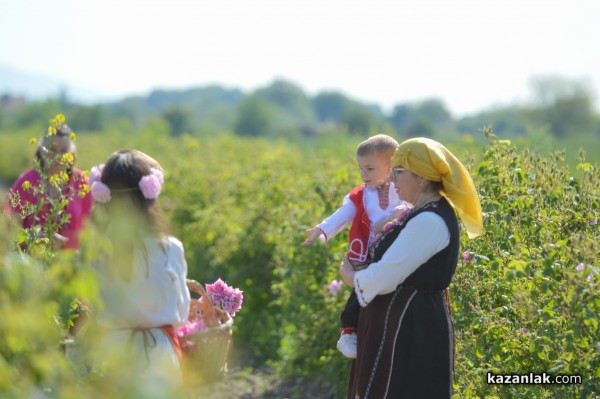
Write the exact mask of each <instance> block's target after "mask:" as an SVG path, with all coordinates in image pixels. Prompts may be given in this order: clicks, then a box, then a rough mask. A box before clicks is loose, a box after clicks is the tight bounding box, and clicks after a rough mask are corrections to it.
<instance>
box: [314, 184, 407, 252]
mask: <svg viewBox="0 0 600 399" xmlns="http://www.w3.org/2000/svg"><path fill="white" fill-rule="evenodd" d="M364 190H365V210H366V211H367V215H368V216H369V221H370V222H371V237H370V240H371V241H373V239H374V238H375V235H374V233H373V227H374V226H375V225H376V224H377V223H379V222H380V221H382V220H384V219H387V218H389V217H390V216H392V214H393V213H394V211H395V210H396V208H397V207H399V206H401V205H405V206H406V205H407V203H406V202H405V201H402V200H401V199H400V198H398V194H397V193H396V187H395V186H394V183H390V188H389V193H388V206H387V207H386V208H385V209H381V207H380V206H379V195H378V194H377V189H374V188H370V187H368V186H365V188H364ZM354 215H356V206H355V205H354V203H353V202H352V201H351V200H350V194H347V195H346V196H345V197H344V200H343V203H342V206H341V207H340V208H338V210H337V211H335V212H334V213H333V214H332V215H331V216H329V217H328V218H327V219H325V220H323V221H322V222H321V223H320V224H319V228H320V229H321V231H322V232H323V233H324V235H323V234H321V236H320V237H319V239H320V240H321V241H323V242H326V241H329V240H330V239H331V238H332V237H333V236H335V235H336V234H338V233H339V232H340V231H342V230H343V229H344V228H345V227H346V226H347V225H349V224H350V223H352V221H353V220H354Z"/></svg>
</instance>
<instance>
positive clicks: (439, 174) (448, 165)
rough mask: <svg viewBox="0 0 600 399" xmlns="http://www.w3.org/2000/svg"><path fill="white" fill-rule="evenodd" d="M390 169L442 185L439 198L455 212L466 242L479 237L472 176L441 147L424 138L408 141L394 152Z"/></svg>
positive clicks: (479, 219)
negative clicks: (448, 203) (448, 202)
mask: <svg viewBox="0 0 600 399" xmlns="http://www.w3.org/2000/svg"><path fill="white" fill-rule="evenodd" d="M392 165H393V166H394V167H398V166H401V167H403V168H405V169H407V170H409V171H411V172H412V173H414V174H416V175H418V176H420V177H422V178H424V179H427V180H431V181H437V182H442V184H443V185H444V188H443V190H442V194H443V195H444V197H446V198H447V199H448V200H449V201H450V203H451V204H452V206H453V207H454V209H456V211H457V212H458V214H459V216H460V218H461V220H462V222H463V224H464V225H465V227H466V229H467V235H468V236H469V238H475V237H477V236H479V235H481V232H482V230H483V218H482V215H481V204H480V203H479V196H478V195H477V190H476V189H475V184H474V183H473V179H472V178H471V175H470V174H469V172H468V171H467V169H466V168H465V167H464V165H463V164H462V163H461V162H460V161H459V160H458V158H456V157H455V156H454V154H452V153H451V152H450V150H448V149H447V148H446V147H444V146H443V145H442V144H440V143H438V142H437V141H435V140H431V139H428V138H424V137H416V138H412V139H408V140H406V141H404V142H402V143H401V144H400V146H399V147H398V149H397V150H396V152H395V154H394V158H393V162H392Z"/></svg>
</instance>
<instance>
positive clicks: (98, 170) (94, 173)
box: [89, 164, 104, 187]
mask: <svg viewBox="0 0 600 399" xmlns="http://www.w3.org/2000/svg"><path fill="white" fill-rule="evenodd" d="M103 169H104V164H101V165H98V166H93V167H92V169H90V179H89V185H90V187H91V186H92V184H94V182H96V181H100V178H101V177H102V170H103Z"/></svg>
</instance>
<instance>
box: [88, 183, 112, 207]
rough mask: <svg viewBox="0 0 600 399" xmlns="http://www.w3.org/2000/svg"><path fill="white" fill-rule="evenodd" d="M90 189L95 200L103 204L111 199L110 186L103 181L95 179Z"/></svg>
mask: <svg viewBox="0 0 600 399" xmlns="http://www.w3.org/2000/svg"><path fill="white" fill-rule="evenodd" d="M90 190H91V192H92V197H94V200H95V201H97V202H100V203H102V204H105V203H107V202H108V201H110V198H111V197H110V188H108V186H107V185H106V184H104V183H102V182H101V181H94V182H93V183H92V184H91V186H90Z"/></svg>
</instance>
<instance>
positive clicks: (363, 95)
mask: <svg viewBox="0 0 600 399" xmlns="http://www.w3.org/2000/svg"><path fill="white" fill-rule="evenodd" d="M599 20H600V1H598V0H543V1H538V0H389V1H388V0H365V1H357V0H300V1H297V0H254V1H252V0H212V1H205V0H187V1H186V0H160V1H159V0H101V1H98V0H52V1H48V0H18V1H17V0H0V65H5V66H8V67H11V68H17V69H20V70H23V71H25V72H28V73H35V74H39V75H44V76H49V77H53V78H57V79H60V80H61V81H63V82H64V83H65V84H66V85H79V86H83V87H86V88H90V89H92V90H94V91H96V92H98V93H102V94H104V95H106V96H115V97H119V96H126V95H137V94H147V93H149V92H150V91H151V90H153V89H185V88H189V87H201V86H205V85H208V84H219V85H222V86H225V87H228V88H239V89H241V90H243V91H252V90H255V89H257V88H260V87H265V86H267V85H268V84H270V83H271V82H273V81H274V80H275V79H284V80H287V81H290V82H292V83H294V84H296V85H298V86H299V87H301V88H302V89H303V90H304V91H305V92H306V93H307V94H308V95H311V96H312V95H316V94H317V93H319V92H322V91H339V92H341V93H343V94H345V95H347V96H349V97H352V98H354V99H357V100H360V101H364V102H366V103H375V104H379V105H381V106H382V108H383V109H384V111H389V110H391V109H392V107H393V106H394V105H396V104H400V103H410V102H418V101H422V100H425V99H428V98H438V99H441V100H442V101H444V103H445V104H446V107H447V108H448V109H449V110H450V111H451V112H452V113H453V114H454V115H459V116H460V115H466V114H471V113H475V112H477V111H481V110H483V109H487V108H490V107H493V106H503V105H511V104H517V103H524V102H527V101H531V99H532V96H533V95H532V90H531V80H532V79H533V78H536V77H540V76H554V75H556V76H560V77H563V78H567V79H573V80H576V81H579V82H584V83H585V84H586V85H589V87H590V88H591V90H592V92H593V93H595V94H596V96H598V94H600V91H599V89H600V22H599Z"/></svg>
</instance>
